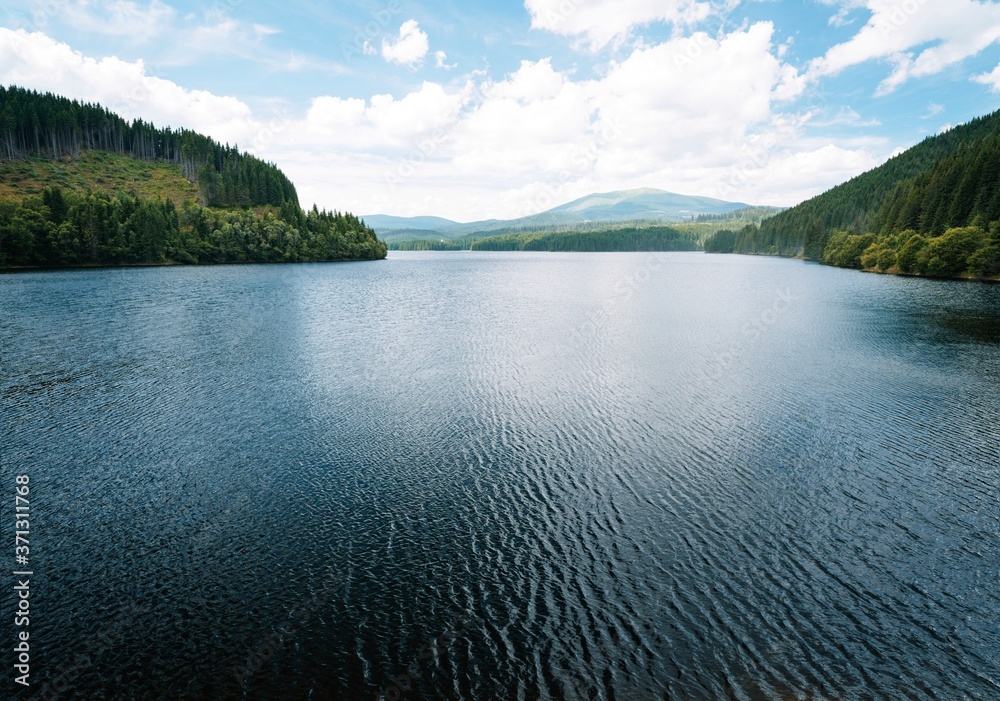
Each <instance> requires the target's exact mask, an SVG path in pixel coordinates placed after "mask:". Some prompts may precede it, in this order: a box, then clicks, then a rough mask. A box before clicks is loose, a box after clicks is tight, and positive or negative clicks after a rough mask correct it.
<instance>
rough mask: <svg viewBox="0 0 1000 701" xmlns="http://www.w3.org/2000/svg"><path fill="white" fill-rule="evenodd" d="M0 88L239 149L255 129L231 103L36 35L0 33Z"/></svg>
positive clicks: (243, 109)
mask: <svg viewBox="0 0 1000 701" xmlns="http://www.w3.org/2000/svg"><path fill="white" fill-rule="evenodd" d="M0 83H3V84H5V85H21V86H25V87H29V88H32V89H35V90H41V91H51V92H53V93H56V94H59V95H65V96H66V97H70V98H75V99H78V100H83V101H88V102H99V103H100V104H101V105H103V106H104V107H107V108H108V109H110V110H112V111H114V112H116V113H118V114H120V115H121V116H123V117H125V118H126V119H130V120H131V119H135V118H142V119H144V120H147V121H153V122H155V123H156V124H157V125H159V126H168V125H169V126H173V127H187V128H189V129H194V130H196V131H200V132H202V133H207V134H210V135H212V136H214V137H215V138H217V139H219V140H221V141H228V142H229V143H236V142H237V141H240V142H243V143H245V142H246V141H247V140H248V139H250V138H251V137H252V135H253V134H254V132H255V129H256V128H257V125H256V123H255V122H254V121H253V119H252V115H251V110H250V108H249V107H248V106H247V105H246V104H244V103H243V102H241V101H239V100H237V99H236V98H233V97H221V96H217V95H213V94H211V93H209V92H205V91H203V90H188V89H185V88H182V87H180V86H179V85H177V84H175V83H172V82H170V81H169V80H164V79H162V78H157V77H154V76H151V75H149V74H148V73H147V71H146V67H145V65H144V64H143V62H142V61H138V62H135V63H130V62H126V61H121V60H119V59H118V58H116V57H114V56H110V57H106V58H102V59H99V60H97V59H93V58H89V57H86V56H84V55H83V54H81V53H80V52H78V51H73V50H72V49H71V48H70V47H69V46H67V45H66V44H63V43H60V42H57V41H55V40H53V39H50V38H49V37H47V36H45V35H44V34H41V33H30V34H29V33H27V32H24V31H23V30H18V31H16V32H15V31H11V30H9V29H4V28H0Z"/></svg>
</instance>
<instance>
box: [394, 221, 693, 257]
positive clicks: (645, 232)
mask: <svg viewBox="0 0 1000 701" xmlns="http://www.w3.org/2000/svg"><path fill="white" fill-rule="evenodd" d="M681 226H683V225H681ZM389 245H390V247H391V248H393V249H396V250H402V251H460V250H472V251H581V252H594V251H695V250H698V241H697V235H696V234H695V233H694V232H684V231H681V229H680V227H671V226H657V225H642V226H640V225H619V226H614V227H609V226H607V225H604V226H601V225H589V226H586V227H585V226H580V228H579V229H577V228H569V229H568V230H565V231H553V230H545V229H542V230H538V231H514V232H508V233H498V234H493V233H488V234H472V235H470V236H466V237H464V238H460V239H455V240H453V241H445V240H441V239H427V238H422V239H414V240H410V241H394V242H390V244H389Z"/></svg>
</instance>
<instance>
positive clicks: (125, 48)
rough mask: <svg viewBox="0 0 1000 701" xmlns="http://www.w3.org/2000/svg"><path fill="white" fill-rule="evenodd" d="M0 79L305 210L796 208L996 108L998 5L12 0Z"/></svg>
mask: <svg viewBox="0 0 1000 701" xmlns="http://www.w3.org/2000/svg"><path fill="white" fill-rule="evenodd" d="M0 82H2V83H4V84H18V85H23V86H25V87H29V88H34V89H38V90H50V91H53V92H58V93H61V94H65V95H68V96H70V97H74V98H78V99H83V100H88V101H99V102H101V103H102V104H104V105H106V106H108V107H110V108H112V109H114V110H116V111H118V112H120V113H122V114H123V115H124V116H126V117H128V118H136V117H141V118H143V119H147V120H151V121H154V122H155V123H157V124H161V125H171V126H175V127H180V126H183V127H188V128H193V129H197V130H198V131H201V132H204V133H208V134H210V135H212V136H214V137H215V138H217V139H219V140H220V141H224V142H229V143H238V144H239V146H240V147H241V148H243V149H247V150H250V151H252V152H254V153H256V154H257V155H260V156H261V157H263V158H266V159H268V160H271V161H274V162H276V163H277V164H278V165H279V166H280V167H281V168H282V169H283V170H285V171H286V172H287V173H288V175H289V176H290V177H291V178H292V179H293V180H294V181H295V183H296V185H297V186H298V188H299V192H300V199H301V200H302V202H303V204H304V205H306V206H309V205H311V204H312V203H313V202H317V203H318V204H319V205H320V206H322V207H328V208H337V209H347V210H350V211H354V212H357V213H360V214H372V213H376V212H378V213H389V214H399V215H417V214H436V215H441V216H447V217H451V218H455V219H459V220H465V221H467V220H473V219H480V218H490V217H503V218H506V217H515V216H521V215H524V214H530V213H533V212H537V211H540V210H542V209H546V208H548V207H549V206H554V205H557V204H560V203H562V202H566V201H568V200H571V199H574V198H576V197H579V196H582V195H585V194H589V193H591V192H599V191H608V190H617V189H627V188H633V187H657V188H661V189H665V190H671V191H674V192H681V193H685V194H697V195H705V196H710V197H718V198H720V199H727V200H732V201H741V202H748V203H753V204H775V205H792V204H795V203H797V202H799V201H801V200H803V199H805V198H807V197H809V196H812V195H814V194H817V193H819V192H821V191H823V190H825V189H827V188H828V187H831V186H832V185H835V184H837V183H839V182H842V181H843V180H845V179H847V178H849V177H851V176H853V175H856V174H858V173H860V172H863V171H864V170H867V169H869V168H871V167H874V166H876V165H878V164H880V163H882V162H884V161H885V159H886V158H888V157H890V156H891V155H892V154H893V153H896V152H898V151H900V150H902V149H904V148H906V147H908V146H911V145H913V144H914V143H916V142H918V141H919V140H921V139H922V138H924V137H926V136H928V135H932V134H936V133H938V132H940V131H941V130H942V129H946V128H948V127H949V126H951V125H955V124H959V123H962V122H965V121H968V120H969V119H971V118H973V117H976V116H978V115H981V114H986V113H988V112H991V111H993V110H995V109H997V108H998V107H1000V5H998V3H995V2H979V1H976V0H765V1H761V0H743V1H740V0H717V1H716V0H713V1H706V2H699V1H698V0H617V1H616V2H606V1H603V0H523V2H514V1H509V2H502V3H497V2H491V3H484V2H463V3H459V2H435V3H421V2H409V1H408V0H371V1H366V2H340V3H335V4H330V3H325V2H320V1H319V0H290V1H288V2H283V3H264V2H249V1H248V0H213V2H204V3H201V2H180V1H176V0H152V1H148V0H134V1H133V0H44V1H31V0H8V2H5V3H4V8H3V9H0Z"/></svg>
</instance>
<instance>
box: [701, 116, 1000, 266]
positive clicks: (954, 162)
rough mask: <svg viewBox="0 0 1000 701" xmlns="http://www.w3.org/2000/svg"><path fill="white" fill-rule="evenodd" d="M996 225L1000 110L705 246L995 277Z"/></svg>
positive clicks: (726, 232) (999, 215)
mask: <svg viewBox="0 0 1000 701" xmlns="http://www.w3.org/2000/svg"><path fill="white" fill-rule="evenodd" d="M997 222H1000V112H994V113H993V114H990V115H988V116H985V117H980V118H978V119H975V120H973V121H972V122H970V123H968V124H965V125H962V126H959V127H956V128H954V129H951V130H949V131H947V132H945V133H943V134H940V135H938V136H935V137H929V138H928V139H926V140H924V141H923V142H922V143H920V144H918V145H916V146H914V147H913V148H911V149H909V150H908V151H906V152H904V153H902V154H900V155H899V156H896V157H895V158H892V159H890V160H889V161H888V162H886V163H885V164H884V165H882V166H880V167H878V168H875V169H873V170H871V171H868V172H867V173H864V174H862V175H860V176H858V177H856V178H853V179H852V180H849V181H848V182H846V183H844V184H842V185H839V186H837V187H835V188H833V189H831V190H829V191H827V192H825V193H823V194H822V195H819V196H817V197H814V198H812V199H810V200H807V201H806V202H803V203H802V204H800V205H798V206H796V207H793V208H791V209H788V210H786V211H784V212H781V213H780V214H777V215H775V216H773V217H770V218H768V219H765V220H764V221H763V222H761V224H760V225H759V226H756V225H748V226H745V227H743V228H741V229H739V230H729V229H727V230H722V231H719V232H718V233H716V234H715V235H714V236H712V237H709V239H708V240H706V241H705V245H704V247H705V250H706V251H708V252H719V253H764V254H771V255H786V256H795V255H801V256H804V257H806V258H810V259H813V260H818V261H822V262H825V263H829V264H832V265H841V266H845V267H854V268H864V269H869V270H879V271H884V272H900V273H906V274H915V275H930V276H938V277H954V276H969V275H971V276H977V277H992V276H995V275H997V274H998V273H1000V270H998V269H997V265H996V263H995V262H994V261H995V259H996V251H995V248H994V247H995V246H996V238H995V236H994V234H993V233H991V232H995V231H996V226H995V224H996V223H997ZM904 249H905V252H904ZM918 251H920V252H918ZM893 255H895V258H893Z"/></svg>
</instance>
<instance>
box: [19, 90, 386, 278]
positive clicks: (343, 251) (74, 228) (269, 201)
mask: <svg viewBox="0 0 1000 701" xmlns="http://www.w3.org/2000/svg"><path fill="white" fill-rule="evenodd" d="M204 205H208V206H204ZM385 255H386V247H385V243H384V242H382V241H379V240H378V238H377V237H376V235H375V232H374V231H373V230H372V229H370V228H369V227H367V226H365V225H364V223H363V222H362V221H360V220H359V219H358V218H357V217H354V216H352V215H350V214H342V213H340V212H326V211H322V212H321V211H318V210H317V209H316V208H315V207H314V208H313V210H312V211H310V212H308V213H307V212H303V211H302V209H301V208H300V207H299V204H298V196H297V194H296V191H295V187H294V186H293V185H292V183H291V181H289V180H288V178H287V177H286V176H285V175H284V173H282V172H281V171H280V170H279V169H278V168H277V166H275V165H274V164H271V163H266V162H264V161H261V160H259V159H257V158H255V157H253V156H251V155H249V154H246V153H241V152H240V151H239V150H238V149H236V148H235V147H230V146H228V145H225V146H222V145H220V144H218V143H216V142H215V141H213V140H212V139H210V138H208V137H205V136H202V135H200V134H197V133H195V132H191V131H187V130H180V131H173V130H171V129H157V128H156V127H154V126H153V125H151V124H147V123H144V122H141V121H135V122H132V123H128V122H126V121H125V120H123V119H121V118H120V117H118V116H117V115H114V114H113V113H111V112H109V111H107V110H105V109H103V108H102V107H100V106H98V105H87V104H80V103H78V102H75V101H71V100H68V99H66V98H63V97H59V96H56V95H51V94H40V93H37V92H31V91H27V90H23V89H21V88H16V87H11V88H4V87H0V267H4V268H19V267H66V266H86V265H162V264H171V263H189V264H192V263H227V262H293V261H326V260H357V259H374V258H384V257H385Z"/></svg>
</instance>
